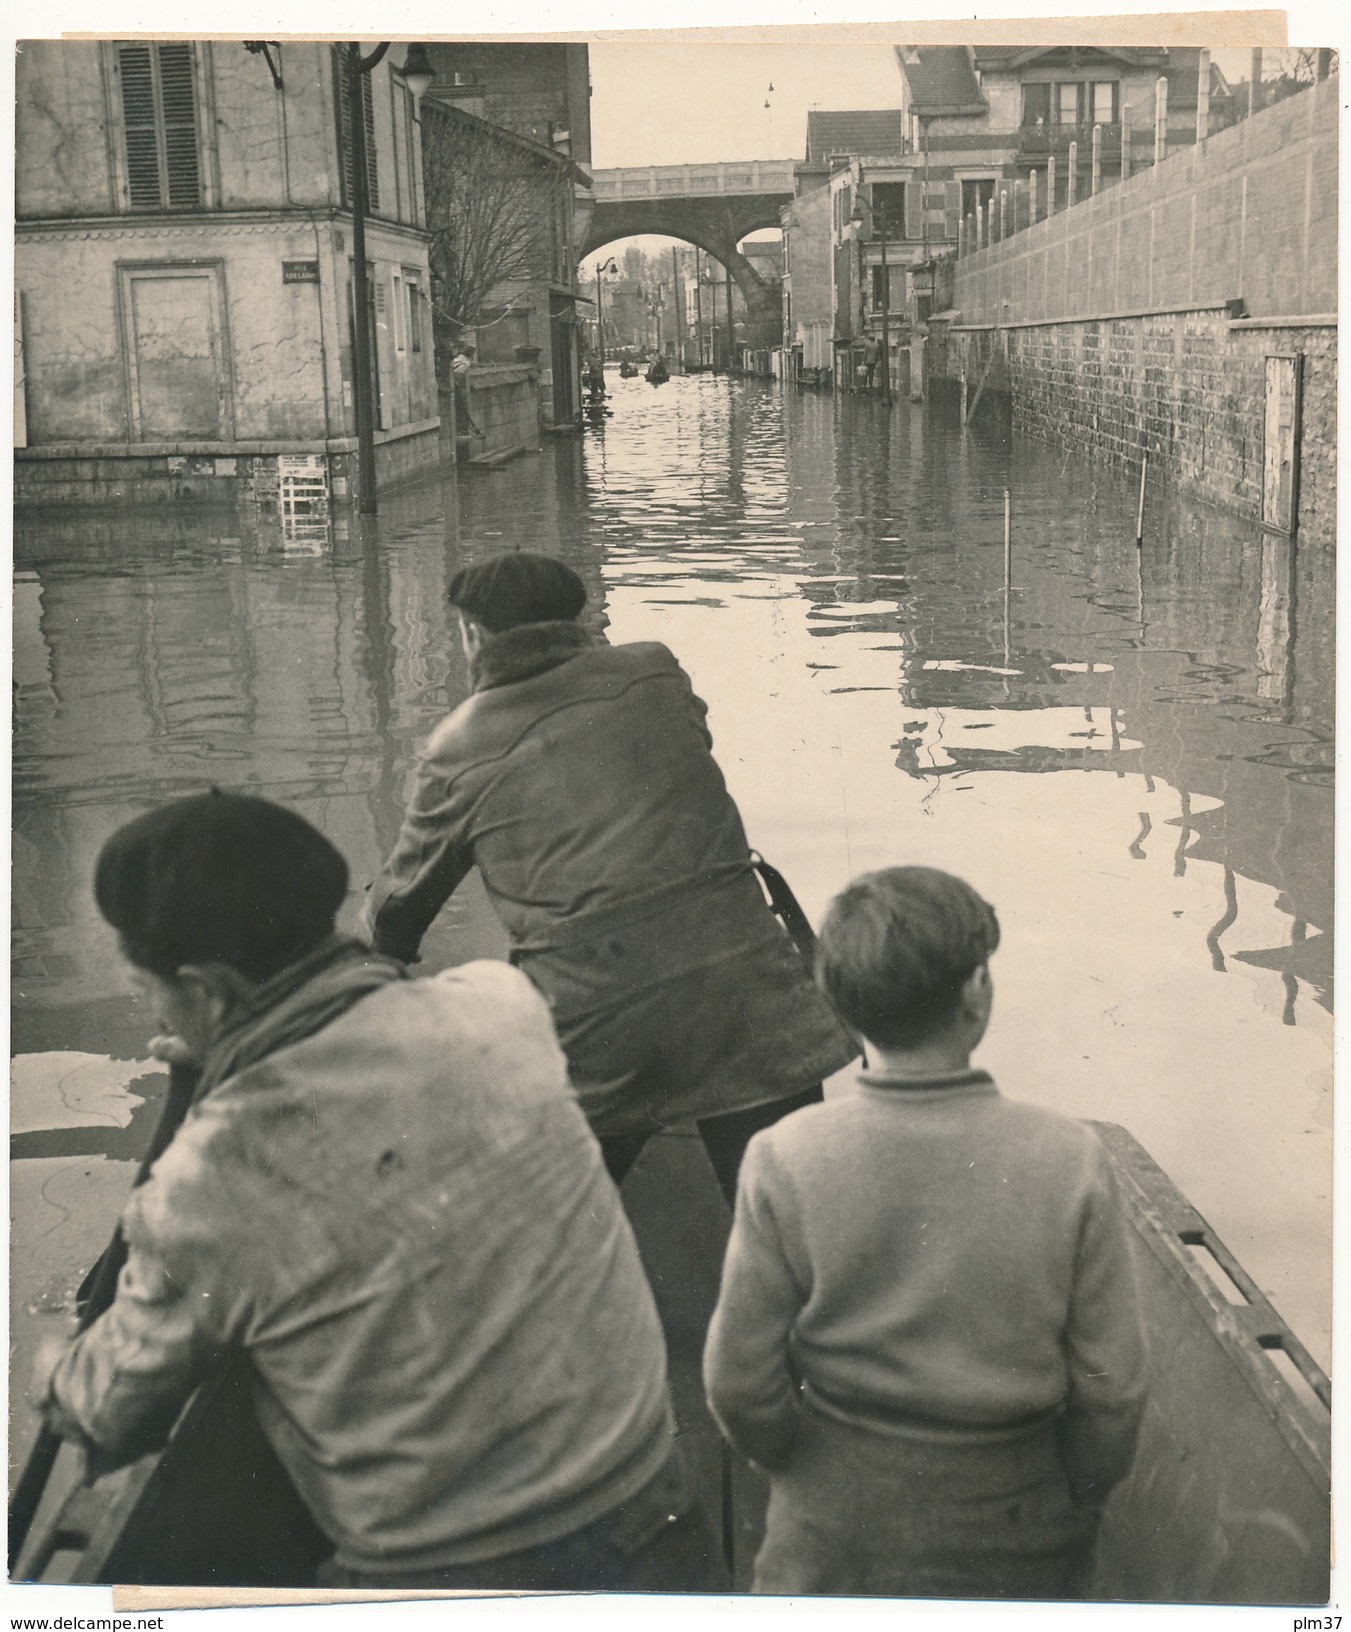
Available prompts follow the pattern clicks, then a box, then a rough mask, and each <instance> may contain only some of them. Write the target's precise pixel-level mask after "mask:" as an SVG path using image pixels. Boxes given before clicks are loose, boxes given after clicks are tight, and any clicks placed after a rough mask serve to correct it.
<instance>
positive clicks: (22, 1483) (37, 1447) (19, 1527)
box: [9, 1065, 198, 1576]
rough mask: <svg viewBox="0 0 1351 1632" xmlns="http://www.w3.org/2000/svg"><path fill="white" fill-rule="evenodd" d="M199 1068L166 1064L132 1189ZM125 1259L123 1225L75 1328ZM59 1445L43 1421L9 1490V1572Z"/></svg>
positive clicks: (179, 1117) (89, 1316)
mask: <svg viewBox="0 0 1351 1632" xmlns="http://www.w3.org/2000/svg"><path fill="white" fill-rule="evenodd" d="M197 1077H198V1072H197V1068H196V1067H195V1066H191V1065H171V1066H170V1067H169V1091H168V1093H167V1094H166V1095H165V1096H164V1106H163V1108H162V1110H161V1111H160V1118H159V1124H158V1126H157V1127H156V1129H155V1136H154V1138H153V1139H151V1141H150V1148H149V1149H148V1150H147V1151H146V1153H145V1156H144V1158H143V1159H142V1161H141V1165H140V1167H139V1168H138V1169H137V1170H136V1177H135V1179H134V1180H133V1181H132V1188H133V1189H134V1188H135V1186H136V1185H138V1184H143V1183H144V1182H145V1180H146V1178H147V1177H148V1176H149V1173H150V1169H151V1168H152V1167H153V1166H154V1164H155V1162H156V1161H157V1160H158V1159H159V1157H160V1156H161V1155H162V1154H163V1152H164V1150H165V1148H166V1147H167V1145H168V1143H169V1141H170V1140H171V1139H172V1138H173V1136H174V1134H175V1133H177V1132H178V1129H179V1125H180V1124H181V1123H182V1121H183V1118H184V1117H185V1116H186V1115H187V1112H188V1107H189V1105H191V1104H192V1096H193V1092H194V1090H195V1089H196V1086H197ZM126 1261H127V1243H126V1241H125V1240H124V1239H123V1236H122V1226H121V1225H120V1224H119V1225H118V1227H117V1228H116V1229H115V1230H114V1231H113V1238H112V1240H111V1241H110V1242H109V1243H108V1245H107V1246H106V1247H105V1248H104V1250H103V1253H102V1255H101V1256H100V1257H99V1258H98V1260H97V1262H96V1263H95V1264H94V1266H93V1268H92V1269H91V1270H90V1271H89V1273H88V1274H87V1275H86V1276H85V1278H84V1280H83V1281H82V1282H81V1283H80V1289H79V1291H78V1292H77V1293H76V1294H75V1307H76V1310H77V1322H76V1329H77V1330H78V1331H81V1332H83V1331H85V1330H86V1329H87V1328H88V1327H90V1326H92V1325H93V1324H94V1322H95V1321H96V1320H97V1319H98V1318H99V1316H100V1315H101V1314H103V1313H104V1311H105V1310H106V1309H107V1308H108V1307H109V1305H110V1304H111V1303H112V1301H113V1298H114V1297H115V1296H116V1293H117V1278H118V1276H119V1275H120V1274H121V1273H122V1266H123V1264H124V1263H126ZM60 1449H61V1435H60V1434H58V1433H57V1432H56V1430H55V1429H54V1428H52V1427H51V1426H50V1424H48V1423H46V1422H44V1423H43V1424H42V1427H41V1428H40V1429H39V1430H38V1437H37V1439H36V1440H35V1441H34V1442H33V1448H32V1450H31V1451H29V1453H28V1459H27V1461H26V1462H25V1463H24V1466H23V1472H22V1473H21V1474H20V1475H19V1481H18V1483H17V1484H16V1485H15V1487H14V1494H13V1495H12V1496H11V1497H10V1500H9V1573H10V1575H11V1576H12V1575H13V1574H14V1566H15V1564H16V1563H17V1562H18V1558H19V1553H20V1551H21V1550H22V1548H23V1544H24V1542H25V1541H26V1540H27V1539H28V1532H29V1530H30V1528H31V1527H32V1524H33V1519H34V1516H35V1515H36V1513H37V1510H38V1506H39V1504H40V1503H41V1501H42V1494H43V1492H44V1491H45V1490H46V1488H47V1481H48V1479H50V1478H51V1473H52V1468H53V1467H54V1466H55V1465H56V1458H57V1454H58V1453H59V1451H60Z"/></svg>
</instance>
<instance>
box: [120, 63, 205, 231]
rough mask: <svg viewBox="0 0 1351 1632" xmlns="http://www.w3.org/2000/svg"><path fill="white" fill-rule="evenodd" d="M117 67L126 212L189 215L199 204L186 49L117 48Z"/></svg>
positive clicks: (192, 89)
mask: <svg viewBox="0 0 1351 1632" xmlns="http://www.w3.org/2000/svg"><path fill="white" fill-rule="evenodd" d="M117 66H118V73H119V77H120V78H121V81H122V128H123V133H124V135H125V138H126V147H127V191H128V195H129V197H130V199H131V207H132V209H133V210H162V209H192V208H193V207H195V206H196V205H199V204H200V203H201V202H202V185H201V173H200V169H199V167H198V162H197V98H196V90H195V86H194V83H193V74H194V66H193V57H192V46H191V45H186V44H183V45H122V46H119V47H118V49H117Z"/></svg>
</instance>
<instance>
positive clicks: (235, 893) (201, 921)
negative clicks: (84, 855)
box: [94, 789, 347, 980]
mask: <svg viewBox="0 0 1351 1632" xmlns="http://www.w3.org/2000/svg"><path fill="white" fill-rule="evenodd" d="M346 893H347V863H346V862H345V861H344V860H343V858H342V856H341V855H340V854H339V853H338V851H337V850H335V849H334V848H333V846H332V845H331V844H330V843H329V842H328V840H327V839H326V838H325V837H324V835H323V834H322V833H320V832H319V831H318V829H317V828H313V827H311V826H310V824H309V823H308V822H307V821H305V819H304V818H303V817H301V816H297V815H296V813H295V812H294V811H291V810H286V809H284V808H283V807H282V806H281V805H274V804H272V803H271V802H270V801H269V800H267V799H256V798H253V797H252V796H250V795H248V794H241V793H222V792H221V791H220V790H219V789H213V790H212V792H210V793H205V794H197V795H194V796H192V797H191V798H187V799H175V800H174V801H172V803H170V804H167V805H160V806H159V807H158V808H157V809H155V810H151V811H147V812H146V813H145V815H143V816H138V817H137V818H136V819H135V820H134V821H131V822H128V823H127V825H126V826H125V827H122V828H119V829H118V831H117V832H116V833H114V834H113V836H112V838H110V839H109V840H108V842H107V843H106V844H105V845H104V846H103V849H102V851H101V852H100V853H99V858H98V863H97V865H96V867H95V869H94V896H95V899H96V900H97V902H98V906H99V911H100V912H101V913H102V914H103V916H104V917H105V918H106V919H107V920H108V922H109V923H110V924H111V925H112V926H113V928H114V929H115V930H117V932H118V934H119V935H120V936H121V938H122V945H123V949H124V950H125V952H126V954H127V956H128V957H129V958H130V959H131V961H132V962H133V963H135V964H138V965H139V966H140V967H141V968H144V969H149V970H150V971H151V972H152V973H154V974H158V975H161V976H165V977H169V976H172V975H173V974H174V972H175V971H176V970H178V969H180V968H182V967H183V965H184V964H188V963H203V962H220V963H225V964H228V965H230V966H231V967H232V968H235V969H238V970H240V971H242V972H243V973H244V974H246V975H248V976H249V977H250V978H252V979H254V980H266V979H267V978H269V976H271V975H273V974H275V973H276V972H277V971H278V970H280V969H283V968H285V967H286V965H287V964H288V963H292V962H294V961H295V960H296V958H298V957H301V956H303V954H304V953H306V952H308V951H309V950H310V949H311V948H312V947H313V946H315V945H317V944H318V942H319V941H321V940H323V938H324V937H325V936H326V935H327V934H329V933H330V931H331V930H332V927H333V919H334V916H335V915H336V913H337V910H338V908H339V907H340V906H341V905H342V900H343V897H344V896H345V894H346Z"/></svg>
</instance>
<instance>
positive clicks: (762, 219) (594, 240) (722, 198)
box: [582, 160, 794, 346]
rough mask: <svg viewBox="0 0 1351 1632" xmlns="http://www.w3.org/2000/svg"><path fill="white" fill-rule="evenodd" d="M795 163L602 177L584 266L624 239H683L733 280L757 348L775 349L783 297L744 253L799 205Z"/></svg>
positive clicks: (605, 173) (655, 169)
mask: <svg viewBox="0 0 1351 1632" xmlns="http://www.w3.org/2000/svg"><path fill="white" fill-rule="evenodd" d="M793 169H794V166H793V162H792V161H791V160H774V161H768V160H759V161H755V162H754V163H748V164H740V165H736V164H721V165H702V166H701V165H666V166H648V167H647V168H640V169H634V170H598V171H596V172H595V177H594V180H595V198H596V205H595V210H594V213H593V215H592V218H591V222H590V226H589V229H588V231H587V235H586V238H585V240H584V242H583V246H582V259H584V260H585V259H586V258H588V257H589V256H591V255H593V254H595V253H596V251H597V250H600V249H603V248H604V247H605V246H606V245H607V244H612V243H615V242H616V241H617V240H619V239H621V238H633V237H640V236H649V235H650V236H659V237H666V238H678V239H680V240H681V241H682V242H684V243H687V244H693V245H695V246H696V247H697V248H699V249H702V250H703V251H704V253H705V254H706V255H710V256H712V258H713V259H714V260H715V261H718V262H719V263H720V264H721V265H722V266H723V267H725V268H726V269H727V271H728V272H730V274H731V276H732V278H733V279H734V281H735V282H736V285H737V287H738V289H740V291H741V295H742V299H743V300H744V301H745V303H746V315H747V319H748V322H749V324H750V326H751V328H752V330H753V335H752V343H753V344H755V345H757V346H772V345H775V344H776V343H777V341H778V337H779V335H780V333H781V332H782V296H781V292H780V285H779V284H778V282H777V281H775V282H769V281H767V280H766V279H764V278H762V277H761V276H760V273H759V272H758V271H757V270H756V268H755V267H754V266H753V265H752V264H751V262H750V261H749V260H748V259H747V258H746V256H744V255H743V254H742V253H741V251H740V249H739V248H738V247H737V246H738V245H739V244H740V243H741V240H742V239H743V238H746V237H748V236H749V235H750V234H751V233H753V232H761V231H763V230H765V229H767V228H771V227H778V226H779V211H780V210H781V209H782V208H783V206H784V205H785V204H787V203H789V202H790V200H791V199H792V197H793Z"/></svg>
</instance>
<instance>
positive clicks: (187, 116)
mask: <svg viewBox="0 0 1351 1632" xmlns="http://www.w3.org/2000/svg"><path fill="white" fill-rule="evenodd" d="M155 51H156V55H157V56H158V58H159V81H160V107H161V109H162V111H163V116H164V119H163V123H164V172H165V181H166V182H167V184H168V194H169V203H170V204H172V205H178V206H179V207H180V208H181V207H186V206H188V205H192V204H198V203H200V202H201V197H202V189H201V182H200V179H199V177H198V172H197V106H196V100H195V95H194V89H193V72H192V47H191V46H190V45H187V44H183V45H160V46H156V48H155Z"/></svg>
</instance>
